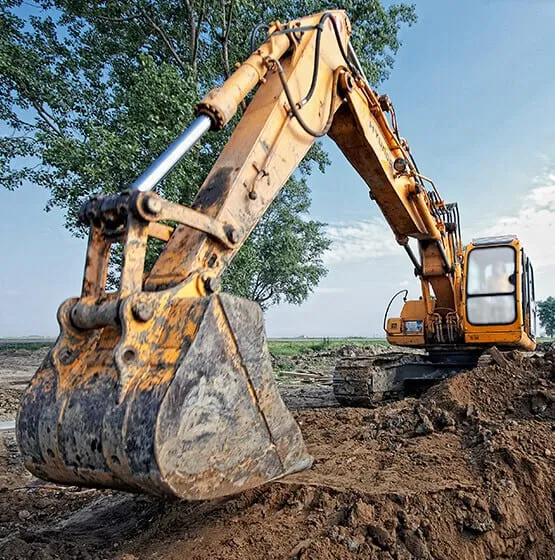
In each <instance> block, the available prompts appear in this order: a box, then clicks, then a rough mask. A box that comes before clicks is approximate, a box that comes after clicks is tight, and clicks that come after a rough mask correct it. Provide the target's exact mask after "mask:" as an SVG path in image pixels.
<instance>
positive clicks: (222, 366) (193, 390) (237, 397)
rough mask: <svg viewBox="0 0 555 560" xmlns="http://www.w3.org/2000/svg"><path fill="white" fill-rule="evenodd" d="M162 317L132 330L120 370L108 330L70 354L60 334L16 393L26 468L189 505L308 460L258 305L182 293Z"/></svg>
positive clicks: (115, 339) (115, 337) (116, 338)
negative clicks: (130, 348) (280, 387)
mask: <svg viewBox="0 0 555 560" xmlns="http://www.w3.org/2000/svg"><path fill="white" fill-rule="evenodd" d="M164 315H165V317H164V321H163V324H159V325H157V326H156V325H155V326H154V327H153V328H151V329H149V330H148V331H145V333H144V334H143V335H141V333H139V334H138V335H137V341H138V343H139V345H138V347H139V348H142V350H141V351H140V352H139V354H138V355H136V356H132V357H133V358H134V360H133V367H131V366H130V367H129V368H126V367H125V365H123V366H122V348H121V340H120V339H121V330H118V329H116V328H108V327H106V328H104V329H99V330H98V333H97V334H96V337H95V338H94V340H91V337H90V336H89V337H87V338H86V342H87V343H86V344H83V345H82V346H81V347H80V348H79V351H78V352H76V353H75V355H74V356H72V357H71V358H70V359H67V358H66V359H65V360H60V356H59V352H60V346H61V344H60V340H58V343H57V344H56V346H55V347H54V348H53V349H52V351H51V352H50V354H49V355H48V357H47V358H46V360H45V362H44V364H43V365H42V366H41V368H40V369H39V371H38V372H37V373H36V374H35V376H34V378H33V380H32V381H31V384H30V386H29V387H28V389H27V390H26V392H25V394H24V396H23V398H22V403H21V407H20V412H19V416H18V421H17V433H18V441H19V445H20V448H21V451H22V454H23V458H24V462H25V466H26V467H27V469H29V470H30V471H31V472H32V473H34V474H35V475H37V476H39V477H41V478H46V479H49V480H53V481H57V482H62V483H67V484H75V485H83V486H95V487H96V486H100V487H108V488H118V489H123V490H131V491H139V492H147V493H151V494H156V495H173V496H177V497H180V498H184V499H189V500H198V499H209V498H215V497H219V496H225V495H228V494H233V493H236V492H240V491H242V490H245V489H248V488H252V487H255V486H259V485H261V484H263V483H265V482H268V481H270V480H273V479H276V478H279V477H281V476H284V475H285V474H288V473H291V472H296V471H299V470H303V469H305V468H308V467H310V465H311V458H310V456H309V455H308V454H307V452H306V449H305V446H304V443H303V440H302V436H301V432H300V429H299V427H298V425H297V424H296V422H295V421H294V419H293V417H292V416H291V414H290V412H289V411H288V410H287V408H286V407H285V405H284V404H283V401H282V400H281V397H280V395H279V393H278V391H277V388H276V385H275V383H274V379H273V372H272V367H271V362H270V357H269V353H268V349H267V345H266V340H265V336H264V327H263V321H262V313H261V311H260V307H259V306H258V305H257V304H255V303H253V302H250V301H248V300H245V299H242V298H237V297H234V296H230V295H227V294H221V295H214V296H209V297H203V298H194V299H193V298H191V299H181V300H179V302H177V303H175V302H174V304H173V305H172V308H171V309H170V310H166V313H165V314H164ZM60 322H61V323H62V321H60ZM125 324H126V323H125V321H123V325H124V327H123V332H124V334H125ZM157 329H158V330H157ZM141 336H142V337H143V339H141ZM147 336H148V337H149V339H151V338H152V337H153V336H156V339H157V343H156V344H155V345H153V344H152V343H148V344H147V340H146V338H145V337H147ZM61 337H62V335H61ZM141 340H142V343H143V344H142V346H141V345H140V343H141ZM128 357H129V356H128ZM124 361H125V360H124ZM63 362H65V363H63Z"/></svg>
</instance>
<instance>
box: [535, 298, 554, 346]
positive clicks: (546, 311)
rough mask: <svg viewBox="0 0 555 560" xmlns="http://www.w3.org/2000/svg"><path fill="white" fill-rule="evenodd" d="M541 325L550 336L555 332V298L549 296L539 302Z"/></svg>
mask: <svg viewBox="0 0 555 560" xmlns="http://www.w3.org/2000/svg"><path fill="white" fill-rule="evenodd" d="M538 310H539V318H540V325H541V326H542V327H543V328H544V329H545V332H546V334H547V336H549V337H550V338H551V337H553V335H554V334H555V298H554V297H552V296H549V297H548V298H547V299H545V300H543V301H539V302H538Z"/></svg>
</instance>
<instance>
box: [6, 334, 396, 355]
mask: <svg viewBox="0 0 555 560" xmlns="http://www.w3.org/2000/svg"><path fill="white" fill-rule="evenodd" d="M52 344H54V340H52V339H29V340H26V339H7V338H4V339H0V352H6V351H8V350H38V349H39V348H42V347H43V346H52ZM346 344H355V345H357V346H367V345H369V344H387V342H386V340H385V339H383V338H357V337H353V338H279V339H278V338H274V339H270V340H269V341H268V346H269V347H270V352H272V354H275V355H278V356H295V355H296V354H300V353H301V352H304V351H306V350H327V349H332V348H339V347H341V346H345V345H346Z"/></svg>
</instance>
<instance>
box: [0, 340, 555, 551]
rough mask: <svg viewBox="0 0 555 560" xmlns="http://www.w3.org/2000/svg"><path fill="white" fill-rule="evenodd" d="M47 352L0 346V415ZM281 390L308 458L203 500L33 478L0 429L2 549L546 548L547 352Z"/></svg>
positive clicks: (550, 527)
mask: <svg viewBox="0 0 555 560" xmlns="http://www.w3.org/2000/svg"><path fill="white" fill-rule="evenodd" d="M43 355H44V352H43V353H42V354H41V352H40V351H39V352H33V353H31V352H25V351H15V352H12V353H4V354H0V380H1V385H0V414H1V415H2V416H0V419H7V418H9V417H13V413H14V408H15V406H16V404H17V395H18V392H19V391H20V390H21V388H22V386H23V385H24V383H25V382H26V380H27V379H28V378H29V375H30V374H31V373H32V372H33V371H34V369H35V368H36V367H37V366H38V364H39V362H40V360H41V359H42V356H43ZM282 389H283V393H284V396H285V400H286V401H287V402H288V404H289V406H291V407H292V408H293V409H294V414H295V416H296V418H297V420H298V422H299V423H300V424H301V428H302V430H303V433H304V436H305V439H306V442H307V444H308V447H309V450H310V452H311V453H312V455H313V456H314V458H315V461H314V466H313V467H312V469H310V470H309V471H305V472H303V473H298V474H296V475H292V476H289V477H287V478H286V479H283V480H282V481H280V482H275V483H272V484H268V485H266V486H264V487H262V488H259V489H257V490H254V491H249V492H245V493H243V494H241V495H239V496H235V497H232V498H227V499H222V500H216V501H210V502H201V503H184V502H177V501H176V502H164V501H161V500H158V499H155V498H150V497H146V496H134V495H128V494H123V493H117V492H106V491H104V492H101V491H95V490H80V489H77V488H62V487H59V486H55V485H51V484H46V483H40V482H39V481H37V480H36V479H33V478H32V477H31V476H30V475H28V474H26V472H25V470H24V469H23V467H22V465H21V463H20V460H19V455H18V451H17V445H16V443H15V439H14V436H13V433H9V432H8V433H3V434H0V559H10V560H11V559H24V558H25V559H37V560H38V559H41V560H42V559H44V560H50V559H54V558H62V559H66V558H75V559H95V560H96V559H98V560H100V559H119V560H139V559H140V560H147V559H148V560H154V559H157V560H177V559H180V560H181V559H219V558H221V559H224V558H225V559H229V560H232V559H240V558H241V559H242V558H248V559H250V558H253V559H258V558H260V559H267V558H311V559H312V558H314V559H322V560H324V559H328V558H329V559H332V558H379V559H384V560H385V559H411V558H422V559H432V558H433V559H438V560H439V559H442V560H443V559H462V558H464V559H467V558H468V559H476V560H478V559H490V558H499V559H500V558H524V559H530V560H532V559H537V560H544V559H550V558H554V559H555V543H554V531H555V522H554V516H553V513H554V507H553V505H554V503H555V500H554V498H555V495H554V492H555V469H554V466H555V461H554V453H555V431H554V426H555V410H554V408H555V405H554V401H555V396H554V395H555V393H554V374H553V356H552V355H551V354H547V355H546V357H544V358H543V357H532V358H523V357H522V356H520V355H519V354H514V356H513V357H512V358H511V360H510V363H509V366H508V367H505V368H502V367H499V366H489V367H487V368H478V369H476V370H473V371H471V372H468V373H464V374H461V375H459V376H457V377H455V378H453V379H450V380H447V381H444V382H443V383H441V384H440V385H438V386H436V387H434V388H432V389H431V390H429V391H428V392H427V393H426V394H425V395H424V397H423V398H422V399H419V400H415V399H406V400H404V401H400V402H397V403H389V404H385V405H383V406H380V407H379V408H376V409H373V410H368V409H341V408H335V407H333V406H332V407H330V406H329V405H333V404H334V402H333V396H332V395H331V393H330V391H331V389H330V386H329V385H325V384H311V385H296V386H294V387H292V386H285V387H282ZM322 406H324V408H320V407H322Z"/></svg>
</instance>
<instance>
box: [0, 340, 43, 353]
mask: <svg viewBox="0 0 555 560" xmlns="http://www.w3.org/2000/svg"><path fill="white" fill-rule="evenodd" d="M45 346H51V344H49V343H47V342H0V354H1V353H2V352H9V351H10V350H30V351H33V350H38V349H39V348H44V347H45Z"/></svg>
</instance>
